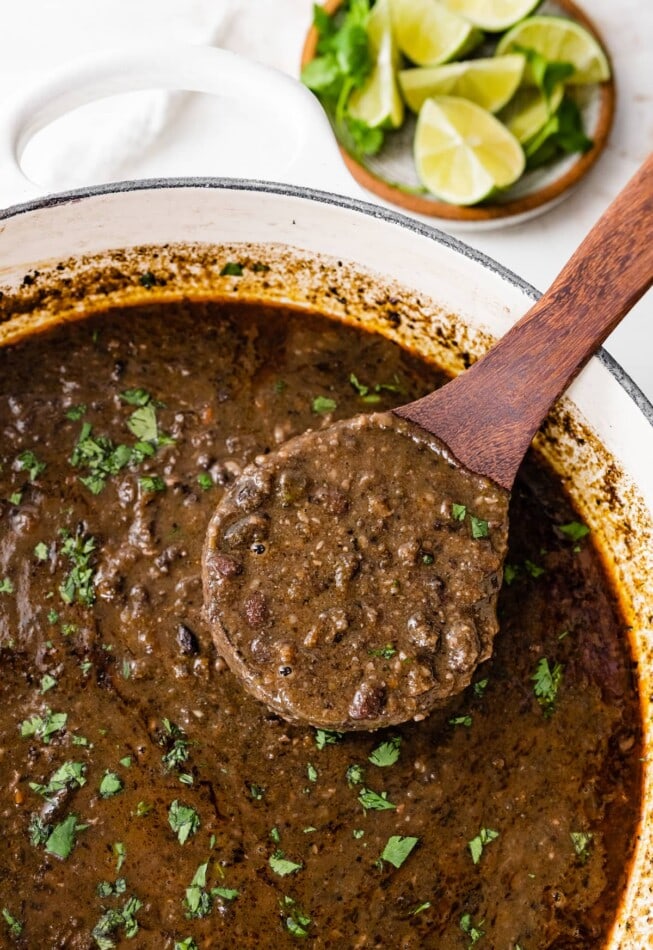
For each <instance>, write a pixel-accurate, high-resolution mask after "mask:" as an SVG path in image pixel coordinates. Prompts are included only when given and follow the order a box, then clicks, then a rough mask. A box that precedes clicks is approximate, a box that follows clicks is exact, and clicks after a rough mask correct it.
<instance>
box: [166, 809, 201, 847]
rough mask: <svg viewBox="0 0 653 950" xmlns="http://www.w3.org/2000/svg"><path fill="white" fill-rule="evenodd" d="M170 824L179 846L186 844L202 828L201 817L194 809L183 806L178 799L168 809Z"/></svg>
mask: <svg viewBox="0 0 653 950" xmlns="http://www.w3.org/2000/svg"><path fill="white" fill-rule="evenodd" d="M168 823H169V824H170V827H171V828H172V830H173V831H174V832H175V834H176V835H177V838H178V840H179V844H184V843H185V842H186V841H188V839H189V838H191V837H192V836H193V835H194V834H195V833H196V832H197V831H198V829H199V827H200V816H199V815H198V814H197V812H196V811H195V809H194V808H190V807H189V806H188V805H182V804H181V802H179V801H178V800H177V799H175V800H174V802H173V803H172V804H171V805H170V808H169V809H168Z"/></svg>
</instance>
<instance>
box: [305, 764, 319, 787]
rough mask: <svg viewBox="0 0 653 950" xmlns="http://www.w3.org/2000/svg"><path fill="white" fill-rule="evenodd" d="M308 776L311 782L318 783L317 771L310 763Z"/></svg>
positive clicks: (307, 771) (307, 767) (307, 768)
mask: <svg viewBox="0 0 653 950" xmlns="http://www.w3.org/2000/svg"><path fill="white" fill-rule="evenodd" d="M306 774H307V775H308V780H309V782H317V769H316V768H315V766H314V765H312V764H311V763H310V762H309V763H308V765H307V766H306Z"/></svg>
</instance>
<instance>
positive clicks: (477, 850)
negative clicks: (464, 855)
mask: <svg viewBox="0 0 653 950" xmlns="http://www.w3.org/2000/svg"><path fill="white" fill-rule="evenodd" d="M498 837H499V832H498V831H494V830H493V829H492V828H481V830H480V831H479V833H478V834H477V835H476V837H475V838H472V840H471V841H468V842H467V847H468V848H469V853H470V854H471V856H472V861H473V862H474V864H478V862H479V861H480V860H481V855H482V854H483V849H484V848H485V847H486V845H488V844H490V842H491V841H494V840H495V839H496V838H498Z"/></svg>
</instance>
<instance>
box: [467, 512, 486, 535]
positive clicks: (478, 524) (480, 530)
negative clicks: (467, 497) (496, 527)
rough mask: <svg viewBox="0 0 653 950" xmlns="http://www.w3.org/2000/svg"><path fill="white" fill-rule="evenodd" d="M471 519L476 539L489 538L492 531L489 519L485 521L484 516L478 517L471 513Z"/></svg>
mask: <svg viewBox="0 0 653 950" xmlns="http://www.w3.org/2000/svg"><path fill="white" fill-rule="evenodd" d="M469 520H470V523H471V526H472V537H473V538H475V539H476V540H478V539H479V538H487V536H488V534H489V533H490V529H489V526H488V523H487V521H484V520H483V519H482V518H477V517H476V516H475V515H470V516H469Z"/></svg>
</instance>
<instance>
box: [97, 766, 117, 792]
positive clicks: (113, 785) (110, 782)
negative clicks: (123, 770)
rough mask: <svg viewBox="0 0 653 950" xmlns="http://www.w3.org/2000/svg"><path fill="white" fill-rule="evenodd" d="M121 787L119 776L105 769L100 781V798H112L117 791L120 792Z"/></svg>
mask: <svg viewBox="0 0 653 950" xmlns="http://www.w3.org/2000/svg"><path fill="white" fill-rule="evenodd" d="M122 789H123V784H122V779H121V778H120V776H119V775H116V773H115V772H110V771H109V770H108V769H107V771H106V772H105V773H104V775H103V776H102V781H101V782H100V789H99V791H100V796H101V797H102V798H112V797H113V796H114V795H117V794H118V792H121V791H122Z"/></svg>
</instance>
